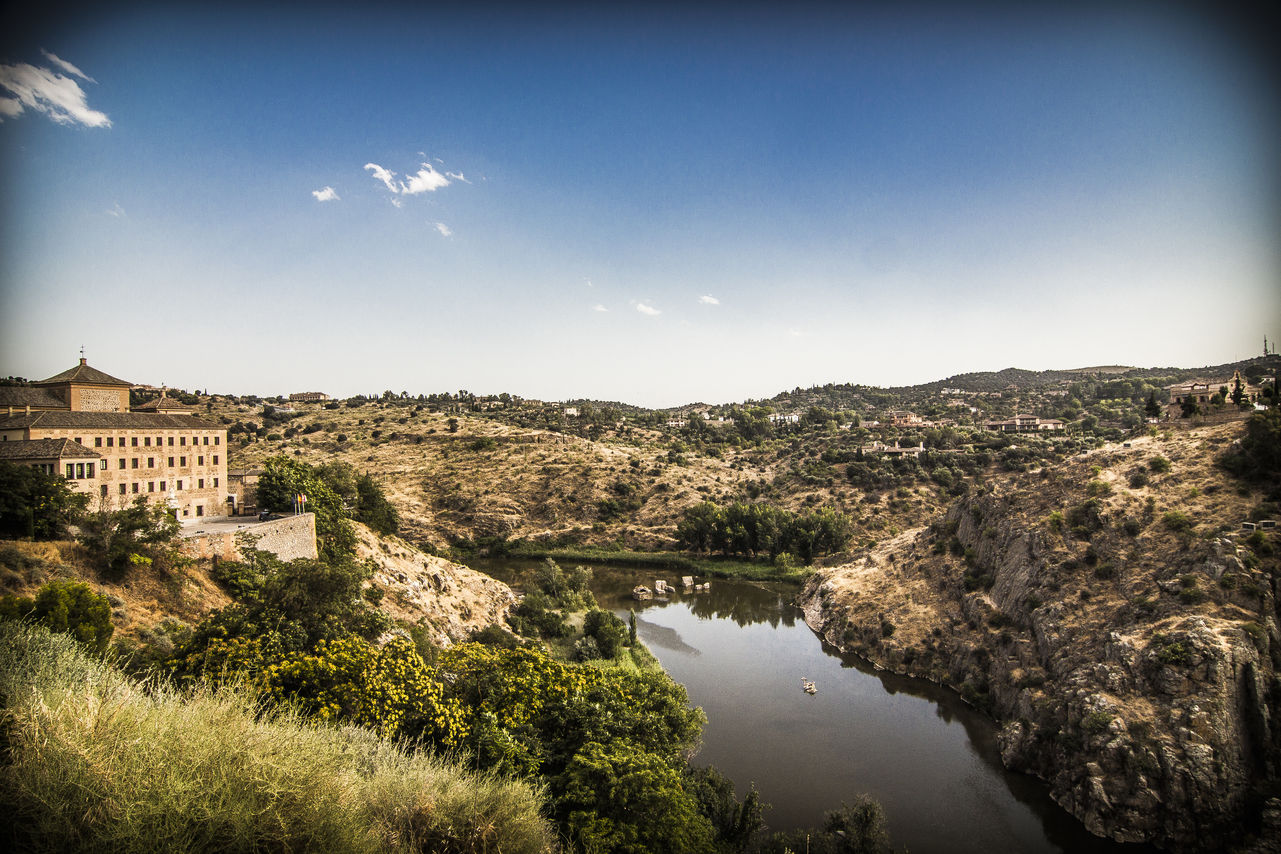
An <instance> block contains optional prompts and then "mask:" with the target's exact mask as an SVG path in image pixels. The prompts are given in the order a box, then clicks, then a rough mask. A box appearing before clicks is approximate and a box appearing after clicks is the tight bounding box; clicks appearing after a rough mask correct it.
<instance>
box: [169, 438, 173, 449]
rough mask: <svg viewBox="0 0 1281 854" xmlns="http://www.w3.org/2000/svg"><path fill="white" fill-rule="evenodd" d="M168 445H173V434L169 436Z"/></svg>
mask: <svg viewBox="0 0 1281 854" xmlns="http://www.w3.org/2000/svg"><path fill="white" fill-rule="evenodd" d="M169 447H171V448H172V447H173V436H170V437H169Z"/></svg>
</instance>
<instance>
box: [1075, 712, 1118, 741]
mask: <svg viewBox="0 0 1281 854" xmlns="http://www.w3.org/2000/svg"><path fill="white" fill-rule="evenodd" d="M1114 717H1115V716H1114V715H1110V714H1108V713H1107V712H1102V711H1096V712H1090V713H1089V714H1087V715H1086V716H1085V717H1083V718H1081V729H1083V730H1085V731H1086V732H1088V733H1089V734H1090V735H1099V734H1100V733H1103V732H1107V728H1108V725H1109V724H1110V723H1112V721H1113V719H1114Z"/></svg>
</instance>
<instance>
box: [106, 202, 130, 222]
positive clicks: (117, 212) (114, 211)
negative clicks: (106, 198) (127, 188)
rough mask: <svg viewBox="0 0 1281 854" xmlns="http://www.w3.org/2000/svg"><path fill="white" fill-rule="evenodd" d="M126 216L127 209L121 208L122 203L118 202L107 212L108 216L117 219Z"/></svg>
mask: <svg viewBox="0 0 1281 854" xmlns="http://www.w3.org/2000/svg"><path fill="white" fill-rule="evenodd" d="M125 215H126V214H125V209H124V208H122V207H120V202H116V203H115V204H114V205H112V206H111V210H109V211H107V216H114V217H116V218H117V219H119V218H120V217H122V216H125Z"/></svg>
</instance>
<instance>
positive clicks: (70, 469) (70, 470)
mask: <svg viewBox="0 0 1281 854" xmlns="http://www.w3.org/2000/svg"><path fill="white" fill-rule="evenodd" d="M75 478H76V464H75V463H67V480H75Z"/></svg>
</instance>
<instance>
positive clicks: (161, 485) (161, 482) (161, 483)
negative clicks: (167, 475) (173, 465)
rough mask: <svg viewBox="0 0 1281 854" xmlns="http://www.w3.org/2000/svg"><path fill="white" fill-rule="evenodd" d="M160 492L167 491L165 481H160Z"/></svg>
mask: <svg viewBox="0 0 1281 854" xmlns="http://www.w3.org/2000/svg"><path fill="white" fill-rule="evenodd" d="M160 491H161V492H164V491H165V482H164V481H163V480H162V481H160Z"/></svg>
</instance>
